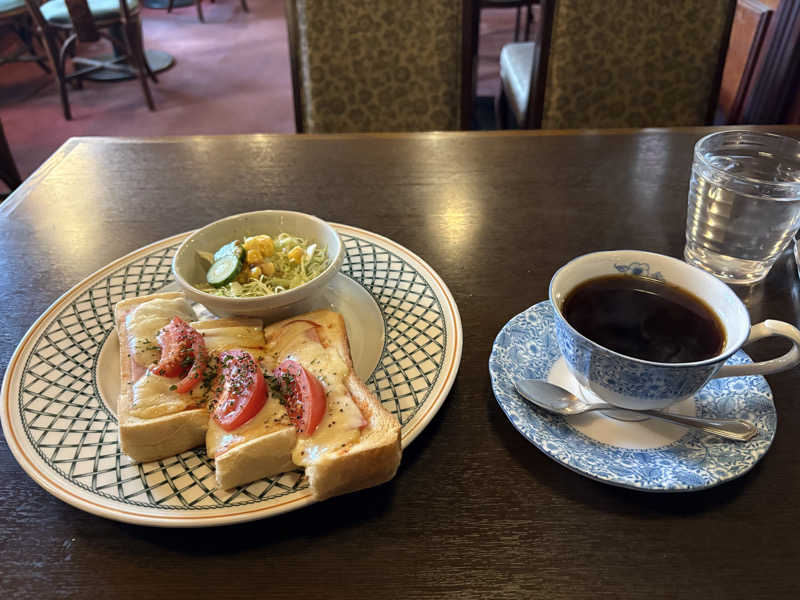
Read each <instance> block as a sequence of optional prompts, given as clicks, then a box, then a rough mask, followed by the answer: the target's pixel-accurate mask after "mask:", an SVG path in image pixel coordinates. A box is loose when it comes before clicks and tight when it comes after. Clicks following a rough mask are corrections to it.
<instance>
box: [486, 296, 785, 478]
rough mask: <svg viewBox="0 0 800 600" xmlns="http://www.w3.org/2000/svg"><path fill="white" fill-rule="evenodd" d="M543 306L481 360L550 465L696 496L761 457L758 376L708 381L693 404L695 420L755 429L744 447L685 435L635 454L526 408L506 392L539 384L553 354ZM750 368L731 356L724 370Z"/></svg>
mask: <svg viewBox="0 0 800 600" xmlns="http://www.w3.org/2000/svg"><path fill="white" fill-rule="evenodd" d="M554 312H555V311H554V310H553V308H552V305H551V304H550V302H549V301H545V302H540V303H539V304H536V305H534V306H532V307H531V308H529V309H528V310H526V311H525V312H523V313H521V314H519V315H517V316H516V317H514V318H513V319H511V320H510V321H509V322H508V323H507V324H506V325H505V326H504V327H503V329H502V330H501V331H500V333H499V334H498V336H497V338H496V339H495V342H494V345H493V347H492V353H491V356H490V358H489V373H490V376H491V380H492V389H493V390H494V394H495V397H496V398H497V402H498V403H499V404H500V407H501V408H502V409H503V411H504V412H505V414H506V416H507V417H508V418H509V420H510V421H511V423H512V424H513V425H514V427H515V428H516V429H517V430H518V431H519V432H520V433H521V434H522V435H523V436H524V437H525V438H526V439H528V440H529V441H530V442H531V443H532V444H534V445H535V446H536V447H537V448H539V449H540V450H541V451H542V452H544V453H545V454H547V455H548V456H549V457H551V458H553V459H554V460H556V461H557V462H559V463H561V464H563V465H565V466H567V467H568V468H570V469H572V470H574V471H577V472H578V473H581V474H582V475H585V476H587V477H590V478H592V479H596V480H598V481H601V482H604V483H610V484H613V485H618V486H622V487H628V488H633V489H638V490H648V491H687V490H699V489H704V488H709V487H713V486H715V485H719V484H720V483H723V482H725V481H729V480H731V479H734V478H736V477H739V476H741V475H743V474H744V473H746V472H747V471H749V470H750V469H751V468H752V467H753V466H754V465H755V464H756V463H757V462H758V461H759V460H760V459H761V458H762V457H763V456H764V455H765V454H766V452H767V450H768V449H769V447H770V444H771V443H772V439H773V437H774V436H775V429H776V425H777V416H776V413H775V406H774V405H773V403H772V393H771V391H770V389H769V385H767V382H766V380H765V379H764V378H763V377H761V376H756V375H750V376H745V377H731V378H726V379H713V380H711V381H710V382H709V383H708V384H707V385H706V386H705V387H704V388H703V389H701V390H700V392H698V393H697V394H696V395H695V397H694V400H695V404H696V407H697V415H698V416H701V417H738V418H742V419H746V420H747V421H750V422H752V423H755V425H756V426H757V427H758V430H759V433H758V435H756V437H754V438H753V439H752V440H750V441H748V442H733V441H729V440H724V439H722V438H719V437H716V436H712V435H710V434H706V433H702V432H699V431H696V430H687V432H686V434H685V435H684V436H683V437H681V438H680V439H679V440H677V441H676V442H674V443H672V444H669V445H667V446H661V447H658V448H646V449H642V450H635V449H630V448H620V447H616V446H610V445H608V444H603V443H601V442H598V441H596V440H594V439H592V438H590V437H588V436H586V435H584V434H583V433H581V432H579V431H578V430H576V429H574V428H573V427H572V426H571V425H570V424H569V423H568V422H567V420H566V419H565V418H564V417H563V416H561V415H556V414H553V413H550V412H547V411H545V410H544V409H541V408H538V407H535V406H532V405H531V404H529V403H528V402H526V401H525V400H523V399H522V398H521V397H520V396H519V395H518V394H517V392H516V390H515V389H514V381H515V380H517V379H521V378H533V379H547V376H548V373H549V372H550V369H551V368H552V367H553V364H554V363H555V362H556V361H557V360H558V359H559V357H560V355H561V351H560V349H559V346H558V343H557V340H556V326H555V322H556V319H555V315H554ZM748 362H751V361H750V359H749V358H748V356H747V355H746V354H745V353H744V352H742V351H739V352H737V353H736V354H734V355H733V356H732V357H731V358H730V359H729V360H728V363H729V364H739V363H748Z"/></svg>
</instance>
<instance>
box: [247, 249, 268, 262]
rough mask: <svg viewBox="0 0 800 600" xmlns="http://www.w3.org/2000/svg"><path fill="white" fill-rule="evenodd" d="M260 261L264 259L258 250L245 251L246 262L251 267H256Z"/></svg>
mask: <svg viewBox="0 0 800 600" xmlns="http://www.w3.org/2000/svg"><path fill="white" fill-rule="evenodd" d="M262 260H264V257H263V256H262V255H261V252H260V251H259V250H258V248H253V249H252V250H248V251H247V262H248V263H250V264H251V265H257V264H258V263H260V262H261V261H262Z"/></svg>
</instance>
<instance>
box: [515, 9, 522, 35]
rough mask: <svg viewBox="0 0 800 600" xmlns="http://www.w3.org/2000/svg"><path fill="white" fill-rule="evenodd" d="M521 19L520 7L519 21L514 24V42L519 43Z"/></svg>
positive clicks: (518, 12)
mask: <svg viewBox="0 0 800 600" xmlns="http://www.w3.org/2000/svg"><path fill="white" fill-rule="evenodd" d="M521 18H522V7H521V6H518V7H517V20H516V23H515V24H514V41H515V42H518V41H519V26H520V19H521Z"/></svg>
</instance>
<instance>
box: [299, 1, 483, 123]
mask: <svg viewBox="0 0 800 600" xmlns="http://www.w3.org/2000/svg"><path fill="white" fill-rule="evenodd" d="M477 8H478V6H477V1H475V2H473V1H471V0H404V1H402V2H398V1H397V0H372V1H370V2H365V1H364V0H287V17H288V18H287V21H288V27H289V45H290V51H291V52H290V54H291V62H292V83H293V89H294V105H295V123H296V126H297V131H298V132H308V133H331V132H354V131H430V130H452V129H468V128H469V125H470V120H471V106H472V91H473V89H472V85H473V80H474V79H473V76H472V73H473V71H472V68H473V64H474V61H473V55H474V40H475V38H476V33H477Z"/></svg>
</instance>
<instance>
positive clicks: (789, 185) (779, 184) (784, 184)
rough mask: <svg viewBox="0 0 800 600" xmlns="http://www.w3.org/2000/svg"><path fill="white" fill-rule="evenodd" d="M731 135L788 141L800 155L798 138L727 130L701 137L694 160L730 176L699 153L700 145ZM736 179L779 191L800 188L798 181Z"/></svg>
mask: <svg viewBox="0 0 800 600" xmlns="http://www.w3.org/2000/svg"><path fill="white" fill-rule="evenodd" d="M730 134H747V135H751V136H754V137H760V138H772V139H780V140H786V141H788V142H790V143H793V144H794V145H795V146H797V154H798V155H800V140H798V139H797V138H793V137H790V136H787V135H781V134H779V133H769V132H767V131H752V130H750V129H726V130H724V131H714V132H713V133H708V134H706V135H704V136H703V137H701V138H700V139H699V140H697V142H695V145H694V150H693V152H692V154H693V156H694V159H695V160H697V161H699V162H701V163H703V166H705V167H708V168H709V169H711V170H712V171H714V172H715V173H719V174H722V175H730V174H729V173H728V172H727V171H723V170H722V169H720V168H719V167H715V166H714V165H712V164H711V163H710V162H708V161H707V160H706V159H705V158H704V157H703V156H702V154H701V153H700V152H698V148H699V147H700V145H701V144H703V143H705V142H707V141H708V140H709V139H711V138H715V137H721V136H724V135H730ZM736 177H737V179H739V180H741V181H747V182H750V183H757V184H761V185H769V186H774V187H776V188H779V189H784V188H785V189H795V188H800V183H798V182H797V181H767V180H766V179H759V178H757V177H741V176H738V175H737V176H736Z"/></svg>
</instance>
